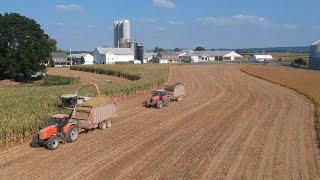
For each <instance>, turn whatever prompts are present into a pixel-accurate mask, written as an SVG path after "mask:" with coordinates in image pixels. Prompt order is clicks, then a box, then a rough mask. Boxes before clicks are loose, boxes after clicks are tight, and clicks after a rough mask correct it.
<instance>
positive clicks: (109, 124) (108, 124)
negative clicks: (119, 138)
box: [107, 120, 111, 128]
mask: <svg viewBox="0 0 320 180" xmlns="http://www.w3.org/2000/svg"><path fill="white" fill-rule="evenodd" d="M110 127H111V120H110V121H107V128H110Z"/></svg>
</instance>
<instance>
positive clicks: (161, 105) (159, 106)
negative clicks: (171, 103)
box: [157, 101, 163, 109]
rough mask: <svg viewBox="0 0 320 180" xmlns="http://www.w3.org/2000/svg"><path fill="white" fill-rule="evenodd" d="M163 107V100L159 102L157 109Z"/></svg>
mask: <svg viewBox="0 0 320 180" xmlns="http://www.w3.org/2000/svg"><path fill="white" fill-rule="evenodd" d="M162 107H163V104H162V102H161V101H159V102H157V109H161V108H162Z"/></svg>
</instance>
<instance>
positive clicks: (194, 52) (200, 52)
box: [187, 51, 242, 57]
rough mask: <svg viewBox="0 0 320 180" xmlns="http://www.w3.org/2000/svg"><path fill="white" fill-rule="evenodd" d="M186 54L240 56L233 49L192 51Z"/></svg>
mask: <svg viewBox="0 0 320 180" xmlns="http://www.w3.org/2000/svg"><path fill="white" fill-rule="evenodd" d="M187 55H190V56H210V57H215V56H230V57H231V56H234V57H242V56H241V55H240V54H238V53H236V52H235V51H192V52H190V53H188V54H187Z"/></svg>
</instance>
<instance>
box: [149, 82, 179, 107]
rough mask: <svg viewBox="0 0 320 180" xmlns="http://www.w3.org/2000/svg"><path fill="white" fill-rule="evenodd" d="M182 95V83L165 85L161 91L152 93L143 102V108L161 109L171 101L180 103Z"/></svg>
mask: <svg viewBox="0 0 320 180" xmlns="http://www.w3.org/2000/svg"><path fill="white" fill-rule="evenodd" d="M184 95H185V87H184V85H183V84H182V83H173V84H167V85H164V88H163V89H158V90H155V91H153V93H152V96H151V98H150V99H149V100H148V101H146V102H145V106H146V107H148V108H150V107H156V108H157V109H161V108H162V107H163V106H167V105H169V103H170V102H171V101H181V100H182V98H183V96H184Z"/></svg>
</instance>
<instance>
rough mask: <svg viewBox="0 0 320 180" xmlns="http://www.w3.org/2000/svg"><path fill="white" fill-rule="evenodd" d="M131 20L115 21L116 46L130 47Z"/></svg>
mask: <svg viewBox="0 0 320 180" xmlns="http://www.w3.org/2000/svg"><path fill="white" fill-rule="evenodd" d="M130 41H131V36H130V21H129V20H124V21H115V24H114V47H115V48H128V47H130Z"/></svg>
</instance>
